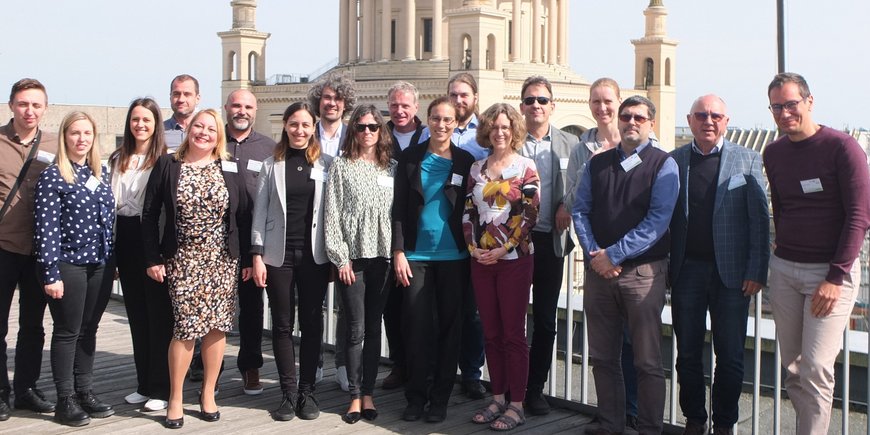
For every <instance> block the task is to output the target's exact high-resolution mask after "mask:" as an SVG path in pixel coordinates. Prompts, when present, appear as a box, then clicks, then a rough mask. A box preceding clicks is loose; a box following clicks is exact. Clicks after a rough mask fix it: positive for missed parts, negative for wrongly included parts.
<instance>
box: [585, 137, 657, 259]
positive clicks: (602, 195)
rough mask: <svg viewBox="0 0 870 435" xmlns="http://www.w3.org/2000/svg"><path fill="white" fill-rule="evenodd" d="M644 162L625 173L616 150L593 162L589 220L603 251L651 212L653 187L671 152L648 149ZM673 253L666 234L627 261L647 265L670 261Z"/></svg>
mask: <svg viewBox="0 0 870 435" xmlns="http://www.w3.org/2000/svg"><path fill="white" fill-rule="evenodd" d="M638 155H639V157H640V159H641V163H640V164H639V165H637V166H635V167H634V168H633V169H632V170H630V171H628V172H625V170H624V169H623V168H622V165H620V159H619V152H618V151H617V149H616V148H614V149H611V150H608V151H605V152H603V153H601V154H599V155H597V156H595V157H593V158H592V160H590V161H589V167H588V169H587V170H588V171H589V175H590V176H591V179H592V186H591V187H592V211H591V213H590V214H589V220H590V223H591V224H592V235H593V236H595V241H596V242H597V243H598V246H600V247H601V248H602V249H604V248H606V247H608V246H611V245H613V244H614V243H616V242H618V241H619V240H620V239H622V237H623V236H625V234H626V233H628V232H629V231H630V230H631V229H632V228H634V227H636V226H637V225H638V224H639V223H640V222H641V221H642V220H643V218H644V217H646V215H647V213H648V212H649V207H650V202H651V200H652V186H653V183H654V182H655V179H656V176H657V175H658V173H659V171H660V170H661V168H662V166H663V165H664V163H665V161H667V159H668V153H666V152H664V151H662V150H660V149H658V148H654V147H653V146H652V145H649V146H647V147H646V148H644V149H643V150H641V151H640V153H638ZM668 252H670V234H669V233H665V235H664V237H662V238H661V239H660V240H659V241H658V242H656V244H655V245H653V246H652V247H651V248H650V249H649V250H648V251H646V252H644V253H643V254H641V255H640V256H639V257H636V258H631V259H628V260H626V262H631V263H645V262H648V261H653V260H660V259H663V258H666V257H667V256H668Z"/></svg>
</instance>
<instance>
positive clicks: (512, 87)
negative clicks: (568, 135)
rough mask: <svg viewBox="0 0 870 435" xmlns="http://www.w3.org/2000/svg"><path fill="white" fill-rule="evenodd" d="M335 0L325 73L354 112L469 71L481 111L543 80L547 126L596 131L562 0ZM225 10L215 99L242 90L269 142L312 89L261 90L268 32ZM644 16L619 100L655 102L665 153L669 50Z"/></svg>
mask: <svg viewBox="0 0 870 435" xmlns="http://www.w3.org/2000/svg"><path fill="white" fill-rule="evenodd" d="M338 1H339V2H340V3H339V6H340V7H339V26H338V28H339V29H340V30H339V50H338V65H336V66H335V67H333V68H332V70H331V71H339V72H342V73H344V74H347V75H348V76H350V77H352V78H353V79H354V80H355V82H356V86H355V89H356V93H357V102H358V104H374V105H375V106H376V107H378V108H381V109H382V110H384V111H386V109H387V102H386V99H387V90H388V89H389V87H390V86H391V85H392V84H393V83H395V82H396V81H399V80H404V81H409V82H411V83H414V84H415V85H416V86H417V88H418V90H419V91H420V107H421V108H425V107H426V106H427V105H428V104H429V102H430V101H431V100H433V99H435V98H437V97H439V96H441V95H444V94H445V93H446V91H447V81H448V80H449V79H450V77H451V76H453V75H454V74H456V73H458V72H469V73H471V74H472V75H474V77H475V78H476V80H477V82H478V85H479V90H480V94H479V101H480V103H479V106H480V109H481V110H483V109H485V108H487V107H489V106H490V105H491V104H493V103H496V102H507V103H509V104H515V105H517V106H518V105H519V103H520V94H519V93H520V88H521V86H522V83H523V81H524V80H525V79H526V78H527V77H529V76H531V75H542V76H544V77H547V78H548V79H549V80H550V81H551V82H552V83H553V87H554V89H553V94H554V95H553V96H554V99H555V102H556V111H555V112H554V113H553V116H552V118H551V119H552V122H553V123H554V124H555V125H556V126H557V127H560V128H564V129H569V130H573V131H575V132H578V131H583V130H585V129H587V128H590V127H593V126H595V121H594V119H593V118H592V114H591V113H590V111H589V107H588V99H589V85H590V83H591V80H587V79H586V78H584V77H583V76H581V75H580V74H578V73H576V72H574V71H573V70H572V69H571V68H570V67H569V65H568V52H569V50H568V44H569V38H568V6H569V2H570V0H338ZM230 5H231V7H232V13H233V25H232V29H230V30H228V31H225V32H220V33H218V36H219V37H220V38H221V43H222V59H223V77H222V79H223V80H222V83H221V91H222V97H223V100H225V99H226V96H227V94H229V93H230V92H232V91H233V90H235V89H250V90H251V91H252V92H254V94H255V95H256V96H257V98H258V101H259V109H260V116H258V118H257V125H256V129H257V130H258V131H261V132H263V133H271V135H272V136H273V137H275V138H278V137H279V136H280V133H281V128H282V126H281V115H282V113H283V111H284V109H285V108H286V107H287V106H288V105H290V104H291V103H293V102H295V101H299V100H302V99H305V98H306V94H307V92H308V89H309V87H310V86H311V84H310V83H290V84H276V85H266V42H267V40H268V38H269V33H264V32H260V31H258V30H257V29H256V9H257V2H256V0H232V1H231V2H230ZM643 13H644V15H645V16H646V24H645V30H644V36H643V37H641V38H639V39H636V40H632V41H631V42H632V44H634V46H635V79H634V81H635V82H634V84H633V87H631V88H625V89H623V90H622V94H623V98H625V97H627V96H629V95H634V94H639V95H644V96H646V97H649V98H650V99H651V100H652V101H653V102H654V103H655V104H656V106H657V108H658V113H659V114H658V115H657V124H656V128H655V132H656V135H657V136H658V137H659V138H660V139H661V142H662V145H663V147H665V148H668V149H670V148H673V146H674V127H675V104H676V102H675V99H676V86H675V85H676V74H675V72H676V71H675V67H676V45H677V42H676V41H674V40H672V39H670V38H668V36H667V22H666V19H667V10H666V9H665V7H664V5H663V3H662V1H661V0H651V1H650V3H649V5H648V7H647V8H646V10H644V11H643ZM311 79H312V80H316V78H314V77H312V78H311ZM592 80H594V78H592ZM623 86H625V84H623ZM264 115H265V116H264Z"/></svg>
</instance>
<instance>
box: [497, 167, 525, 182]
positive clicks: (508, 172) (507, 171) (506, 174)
mask: <svg viewBox="0 0 870 435" xmlns="http://www.w3.org/2000/svg"><path fill="white" fill-rule="evenodd" d="M519 175H520V170H519V169H517V168H516V167H514V166H511V167H508V168H504V170H502V171H501V179H502V180H509V179H511V178H514V177H518V176H519Z"/></svg>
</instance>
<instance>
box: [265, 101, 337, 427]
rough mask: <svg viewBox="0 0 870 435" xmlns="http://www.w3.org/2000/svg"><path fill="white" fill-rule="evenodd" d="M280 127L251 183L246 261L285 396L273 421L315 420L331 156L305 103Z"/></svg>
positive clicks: (294, 107)
mask: <svg viewBox="0 0 870 435" xmlns="http://www.w3.org/2000/svg"><path fill="white" fill-rule="evenodd" d="M283 120H284V131H283V132H282V133H281V141H280V142H278V145H277V146H276V147H275V155H274V156H272V157H269V158H268V159H266V160H265V161H264V162H263V169H262V170H261V171H260V176H259V178H258V179H257V196H256V198H255V200H254V216H253V224H252V226H251V254H253V263H254V282H255V283H256V284H257V286H258V287H266V292H267V293H268V294H269V305H270V308H271V311H272V340H273V341H272V346H273V348H274V351H275V363H276V364H277V366H278V378H279V381H280V384H281V391H282V392H283V398H282V400H281V404H280V405H279V407H278V409H276V410H275V412H274V413H273V418H275V420H279V421H288V420H292V419H293V417H295V416H298V417H299V418H302V419H304V420H312V419H315V418H317V417H318V416H319V415H320V410H319V409H318V407H317V401H316V400H315V399H314V396H313V393H314V383H315V373H316V371H317V364H318V361H319V359H320V337H321V335H322V334H323V311H322V303H323V297H324V295H325V294H326V287H327V284H328V282H329V268H330V265H329V259H328V258H327V257H326V252H325V250H324V236H323V212H322V211H323V201H324V194H323V190H324V183H325V182H326V172H327V170H328V169H329V166H330V164H331V163H332V157H330V156H329V155H326V154H322V153H321V149H320V141H319V140H318V139H317V136H316V135H315V134H314V133H315V117H314V110H313V108H312V107H311V105H310V104H308V103H307V102H299V103H293V104H291V105H290V107H288V108H287V110H285V111H284V117H283ZM294 289H295V291H296V294H294ZM297 300H298V301H299V329H300V330H301V331H302V344H301V346H300V349H299V371H300V377H299V383H298V387H297V379H296V364H295V362H296V361H295V360H296V356H295V352H294V348H293V323H294V318H293V317H294V312H295V310H296V301H297Z"/></svg>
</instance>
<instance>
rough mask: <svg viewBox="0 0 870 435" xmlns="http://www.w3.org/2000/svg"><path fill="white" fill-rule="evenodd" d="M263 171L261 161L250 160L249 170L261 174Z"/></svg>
mask: <svg viewBox="0 0 870 435" xmlns="http://www.w3.org/2000/svg"><path fill="white" fill-rule="evenodd" d="M261 169H263V162H261V161H259V160H248V170H249V171H252V172H257V173H259V172H260V170H261Z"/></svg>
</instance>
